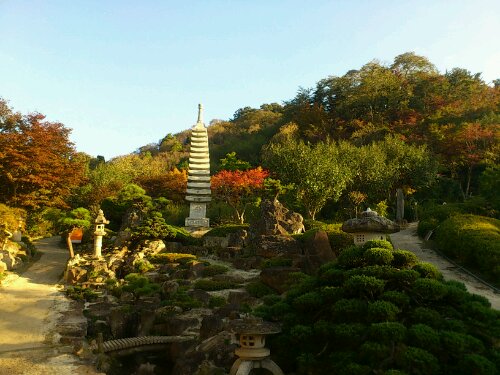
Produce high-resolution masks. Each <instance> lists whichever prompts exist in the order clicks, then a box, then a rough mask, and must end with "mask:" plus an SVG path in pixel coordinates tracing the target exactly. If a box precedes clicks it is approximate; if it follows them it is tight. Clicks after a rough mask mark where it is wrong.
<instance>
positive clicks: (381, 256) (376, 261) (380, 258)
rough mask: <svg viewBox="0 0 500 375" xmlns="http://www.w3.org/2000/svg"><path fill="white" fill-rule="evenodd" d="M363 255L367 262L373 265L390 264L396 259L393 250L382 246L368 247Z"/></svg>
mask: <svg viewBox="0 0 500 375" xmlns="http://www.w3.org/2000/svg"><path fill="white" fill-rule="evenodd" d="M363 257H364V259H365V261H366V263H367V264H368V265H371V266H383V265H388V264H391V262H392V261H393V260H394V255H392V250H389V249H384V248H381V247H372V248H368V249H367V250H366V251H365V253H364V254H363Z"/></svg>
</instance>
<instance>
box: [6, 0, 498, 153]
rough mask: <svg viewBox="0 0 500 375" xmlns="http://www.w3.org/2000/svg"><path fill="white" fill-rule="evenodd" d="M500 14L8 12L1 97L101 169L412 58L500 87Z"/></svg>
mask: <svg viewBox="0 0 500 375" xmlns="http://www.w3.org/2000/svg"><path fill="white" fill-rule="evenodd" d="M499 19H500V0H474V1H471V0H467V1H466V0H462V1H460V0H448V1H444V0H421V1H418V0H413V1H410V0H379V1H375V0H373V1H368V0H365V1H362V0H352V1H349V0H336V1H333V0H331V1H322V0H311V1H309V2H306V1H303V0H302V1H288V0H282V1H277V0H267V1H266V0H253V1H242V0H241V1H240V0H233V1H229V0H226V1H222V0H207V1H201V0H200V1H189V0H186V1H150V0H149V1H148V0H144V1H137V0H136V1H129V0H121V1H118V0H115V1H113V0H109V1H98V0H94V1H89V0H87V1H83V0H72V1H64V0H45V1H41V0H40V1H28V0H0V40H1V42H0V97H2V98H4V99H6V100H8V101H9V104H10V106H11V107H13V108H14V110H16V111H20V112H22V113H28V112H32V111H38V112H41V113H43V114H45V115H46V116H47V119H48V120H51V121H60V122H62V123H64V124H65V126H66V127H68V128H71V129H73V131H72V135H71V140H72V141H73V142H75V144H76V148H77V150H78V151H83V152H86V153H88V154H90V155H93V156H96V155H104V156H105V157H106V159H109V158H111V157H114V156H118V155H123V154H128V153H130V152H133V151H134V150H136V149H137V148H138V147H140V146H143V145H146V144H148V143H152V142H157V141H158V140H159V139H161V138H163V137H164V136H165V135H166V134H167V133H176V132H179V131H182V130H185V129H188V128H189V127H191V126H192V125H193V124H194V123H195V122H196V116H197V105H198V103H200V102H201V103H203V105H204V107H205V122H206V123H207V124H208V122H209V121H210V120H211V119H214V118H217V119H224V120H227V119H229V118H231V117H232V115H233V114H234V112H235V111H236V110H237V109H238V108H241V107H245V106H251V107H256V108H258V107H259V106H260V105H261V104H263V103H272V102H278V103H282V102H283V101H285V100H289V99H291V98H293V97H294V96H295V94H296V92H297V90H298V88H299V87H306V88H308V87H313V86H314V85H315V84H316V82H317V81H319V80H320V79H323V78H326V77H328V76H330V75H336V76H340V75H343V74H345V73H346V72H347V71H348V70H350V69H358V68H360V67H361V66H363V65H364V64H366V63H368V62H369V61H371V60H373V59H378V60H380V61H382V62H385V63H391V62H392V60H393V59H394V57H395V56H397V55H399V54H401V53H404V52H408V51H414V52H415V53H417V54H419V55H423V56H426V57H427V58H428V59H429V60H430V61H431V62H432V63H434V64H435V65H436V66H437V68H438V69H439V70H440V71H441V72H444V71H446V70H450V69H452V68H454V67H460V68H465V69H467V70H470V71H471V72H473V73H478V72H481V73H482V77H483V79H484V80H485V81H486V82H491V81H492V80H494V79H497V78H500V41H499V39H500V22H499Z"/></svg>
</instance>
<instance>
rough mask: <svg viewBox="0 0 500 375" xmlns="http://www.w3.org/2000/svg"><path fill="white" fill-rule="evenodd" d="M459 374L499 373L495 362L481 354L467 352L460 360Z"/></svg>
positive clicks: (485, 374) (483, 374)
mask: <svg viewBox="0 0 500 375" xmlns="http://www.w3.org/2000/svg"><path fill="white" fill-rule="evenodd" d="M456 373H457V374H458V375H469V374H477V375H497V374H498V372H497V367H496V366H495V364H494V363H493V362H491V361H489V360H488V359H486V358H485V357H483V356H482V355H479V354H465V355H464V356H463V357H462V359H460V361H459V362H458V365H457V372H456Z"/></svg>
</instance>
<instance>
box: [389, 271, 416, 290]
mask: <svg viewBox="0 0 500 375" xmlns="http://www.w3.org/2000/svg"><path fill="white" fill-rule="evenodd" d="M419 277H420V274H419V273H418V272H417V271H414V270H401V271H399V272H395V273H394V276H393V278H392V280H390V281H389V283H388V284H389V285H390V287H391V288H394V289H398V290H405V289H408V288H409V287H411V286H412V285H413V283H415V281H416V280H418V278H419Z"/></svg>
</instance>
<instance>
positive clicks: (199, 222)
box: [184, 217, 210, 228]
mask: <svg viewBox="0 0 500 375" xmlns="http://www.w3.org/2000/svg"><path fill="white" fill-rule="evenodd" d="M184 225H185V226H186V227H192V228H208V227H210V219H209V218H206V217H187V218H186V220H185V222H184Z"/></svg>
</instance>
